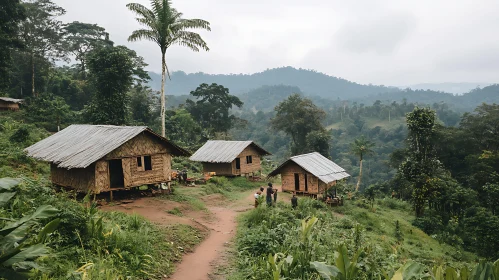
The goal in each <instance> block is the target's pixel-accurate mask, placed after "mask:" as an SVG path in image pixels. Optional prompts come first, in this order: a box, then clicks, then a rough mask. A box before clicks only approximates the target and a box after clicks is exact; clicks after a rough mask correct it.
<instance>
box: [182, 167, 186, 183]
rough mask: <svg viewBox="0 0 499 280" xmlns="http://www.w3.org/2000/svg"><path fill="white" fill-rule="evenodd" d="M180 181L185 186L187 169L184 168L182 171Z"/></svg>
mask: <svg viewBox="0 0 499 280" xmlns="http://www.w3.org/2000/svg"><path fill="white" fill-rule="evenodd" d="M182 180H183V181H184V184H186V185H187V167H186V166H184V169H182Z"/></svg>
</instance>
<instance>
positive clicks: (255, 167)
mask: <svg viewBox="0 0 499 280" xmlns="http://www.w3.org/2000/svg"><path fill="white" fill-rule="evenodd" d="M246 156H252V157H253V160H252V163H246ZM238 158H240V159H241V170H240V171H239V172H238V170H237V169H236V161H235V160H234V161H233V162H232V174H233V175H245V174H250V173H255V172H257V171H259V170H260V169H261V161H260V154H259V153H258V151H257V150H256V149H255V148H253V147H252V146H248V147H247V148H246V149H244V151H242V153H241V154H239V156H238Z"/></svg>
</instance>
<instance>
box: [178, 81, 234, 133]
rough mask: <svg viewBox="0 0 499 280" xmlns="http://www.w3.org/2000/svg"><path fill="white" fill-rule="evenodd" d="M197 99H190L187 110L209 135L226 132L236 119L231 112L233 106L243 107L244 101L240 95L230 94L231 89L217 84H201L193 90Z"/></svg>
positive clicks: (192, 92)
mask: <svg viewBox="0 0 499 280" xmlns="http://www.w3.org/2000/svg"><path fill="white" fill-rule="evenodd" d="M191 95H192V96H193V97H194V98H196V101H193V100H190V99H188V100H187V101H186V107H185V108H186V110H187V111H188V112H189V113H190V114H191V115H192V116H193V118H194V119H195V120H196V121H197V122H198V124H199V125H200V126H201V127H203V129H205V130H206V131H207V132H208V133H209V135H215V134H216V133H226V132H227V131H228V130H229V129H230V128H231V127H232V126H234V123H235V121H236V117H235V116H234V115H232V114H230V112H229V110H230V109H231V108H232V107H233V106H236V107H239V108H240V107H242V106H243V102H241V100H239V98H238V97H236V96H234V95H230V94H229V89H228V88H226V87H224V86H222V85H217V84H211V85H208V84H201V85H199V86H198V87H197V88H196V90H194V91H191Z"/></svg>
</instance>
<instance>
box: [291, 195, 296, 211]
mask: <svg viewBox="0 0 499 280" xmlns="http://www.w3.org/2000/svg"><path fill="white" fill-rule="evenodd" d="M297 206H298V197H296V194H293V197H292V198H291V207H293V209H295V208H296V207H297Z"/></svg>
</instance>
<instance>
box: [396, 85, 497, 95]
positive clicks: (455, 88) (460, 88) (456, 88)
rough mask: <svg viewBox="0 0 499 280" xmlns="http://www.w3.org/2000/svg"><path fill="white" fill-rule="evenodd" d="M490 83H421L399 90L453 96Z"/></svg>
mask: <svg viewBox="0 0 499 280" xmlns="http://www.w3.org/2000/svg"><path fill="white" fill-rule="evenodd" d="M490 85H491V83H421V84H415V85H410V86H400V88H403V89H405V88H410V89H413V90H433V91H442V92H448V93H453V94H464V93H467V92H470V91H471V90H473V89H476V88H483V87H486V86H490Z"/></svg>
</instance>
